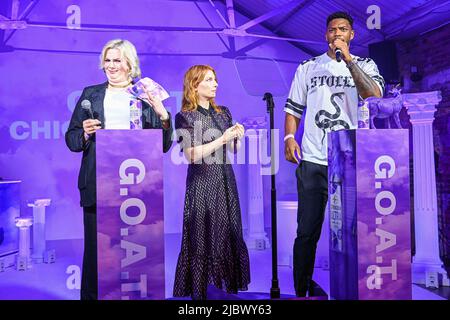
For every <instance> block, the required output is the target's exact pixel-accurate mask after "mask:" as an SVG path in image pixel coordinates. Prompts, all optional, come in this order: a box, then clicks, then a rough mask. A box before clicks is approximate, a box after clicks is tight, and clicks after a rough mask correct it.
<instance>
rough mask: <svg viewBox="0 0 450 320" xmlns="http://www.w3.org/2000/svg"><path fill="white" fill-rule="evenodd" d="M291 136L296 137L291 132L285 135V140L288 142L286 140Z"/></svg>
mask: <svg viewBox="0 0 450 320" xmlns="http://www.w3.org/2000/svg"><path fill="white" fill-rule="evenodd" d="M290 138H292V139H295V136H294V135H293V134H292V133H290V134H287V135H285V136H284V139H283V140H284V142H286V140H287V139H290Z"/></svg>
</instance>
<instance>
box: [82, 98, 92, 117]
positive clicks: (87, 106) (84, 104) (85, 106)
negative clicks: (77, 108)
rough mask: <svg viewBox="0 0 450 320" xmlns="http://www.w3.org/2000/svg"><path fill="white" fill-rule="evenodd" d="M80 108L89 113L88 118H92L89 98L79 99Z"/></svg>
mask: <svg viewBox="0 0 450 320" xmlns="http://www.w3.org/2000/svg"><path fill="white" fill-rule="evenodd" d="M81 108H83V110H86V111H87V113H89V117H90V119H94V113H93V112H92V108H91V102H90V101H89V100H86V99H85V100H83V101H81Z"/></svg>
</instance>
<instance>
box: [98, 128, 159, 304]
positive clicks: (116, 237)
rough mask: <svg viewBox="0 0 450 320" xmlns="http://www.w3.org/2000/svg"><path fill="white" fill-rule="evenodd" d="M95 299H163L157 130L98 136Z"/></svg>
mask: <svg viewBox="0 0 450 320" xmlns="http://www.w3.org/2000/svg"><path fill="white" fill-rule="evenodd" d="M96 154H97V168H96V170H97V241H98V293H99V296H98V298H99V299H101V300H144V299H164V298H165V280H164V214H163V212H164V208H163V206H164V201H163V161H162V155H163V151H162V133H161V130H157V129H155V130H100V131H98V132H97V133H96Z"/></svg>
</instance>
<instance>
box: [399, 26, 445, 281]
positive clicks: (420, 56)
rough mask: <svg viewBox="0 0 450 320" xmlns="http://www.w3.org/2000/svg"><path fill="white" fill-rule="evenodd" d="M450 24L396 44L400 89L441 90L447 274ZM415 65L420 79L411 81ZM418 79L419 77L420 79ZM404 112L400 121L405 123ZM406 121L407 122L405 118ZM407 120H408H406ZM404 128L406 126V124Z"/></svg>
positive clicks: (438, 142) (438, 135) (437, 131)
mask: <svg viewBox="0 0 450 320" xmlns="http://www.w3.org/2000/svg"><path fill="white" fill-rule="evenodd" d="M449 53H450V24H447V25H446V26H443V27H441V28H439V29H436V30H433V31H431V32H428V33H426V34H424V35H422V36H419V37H417V38H415V39H413V40H408V41H402V42H399V43H397V58H398V62H399V69H400V74H401V78H402V82H403V92H405V93H406V92H419V91H434V90H440V91H441V93H442V101H441V103H440V104H439V105H438V107H437V112H436V113H435V121H434V124H433V133H434V148H435V156H436V159H435V163H436V184H437V196H438V210H439V211H438V214H439V228H440V235H439V239H440V249H441V257H442V260H443V261H444V264H445V266H446V269H447V272H448V273H449V274H450V272H449V271H450V207H449V203H450V196H449V194H450V123H449V116H450V57H449ZM412 66H416V67H417V71H418V74H419V75H420V76H419V79H416V80H415V81H413V80H411V76H413V77H414V75H412V72H411V67H412ZM420 78H421V79H420ZM405 117H407V115H406V113H403V117H402V118H403V119H402V124H404V123H405V122H407V119H405ZM404 120H406V121H404ZM408 122H409V121H408ZM405 127H407V126H405Z"/></svg>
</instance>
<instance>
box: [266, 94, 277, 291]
mask: <svg viewBox="0 0 450 320" xmlns="http://www.w3.org/2000/svg"><path fill="white" fill-rule="evenodd" d="M263 100H264V101H266V104H267V112H268V113H269V119H270V166H271V168H270V173H271V191H270V196H271V197H270V201H271V213H272V214H271V222H272V226H271V228H272V287H270V298H271V299H279V298H280V287H279V284H278V261H277V257H278V249H277V190H276V186H275V185H276V184H275V152H276V151H275V138H274V137H273V134H272V133H273V129H274V112H273V111H274V108H275V104H274V103H273V96H272V94H271V93H270V92H266V93H264V98H263Z"/></svg>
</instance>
